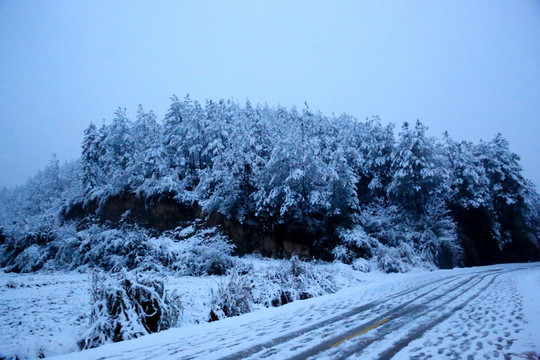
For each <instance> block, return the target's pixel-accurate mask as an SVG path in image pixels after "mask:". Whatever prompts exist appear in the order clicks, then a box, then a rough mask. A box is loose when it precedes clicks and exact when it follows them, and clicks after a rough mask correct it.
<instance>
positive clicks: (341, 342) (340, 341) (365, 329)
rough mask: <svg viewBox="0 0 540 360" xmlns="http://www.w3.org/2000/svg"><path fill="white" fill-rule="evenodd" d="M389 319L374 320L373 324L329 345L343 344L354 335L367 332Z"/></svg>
mask: <svg viewBox="0 0 540 360" xmlns="http://www.w3.org/2000/svg"><path fill="white" fill-rule="evenodd" d="M389 321H390V319H382V320H381V321H379V322H376V323H375V324H373V325H370V326H368V327H366V328H363V329H362V330H360V331H359V332H357V333H354V334H352V335H349V336H347V337H346V338H345V339H341V340H339V341H338V342H337V343H335V344H334V345H332V346H330V347H336V346H339V345H341V344H343V343H344V342H345V341H348V340H351V339H352V338H355V337H357V336H360V335H363V334H365V333H367V332H368V331H370V330H373V329H375V328H376V327H378V326H381V325H382V324H386V323H387V322H389Z"/></svg>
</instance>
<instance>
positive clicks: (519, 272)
mask: <svg viewBox="0 0 540 360" xmlns="http://www.w3.org/2000/svg"><path fill="white" fill-rule="evenodd" d="M391 278H392V279H391V280H386V279H384V278H383V281H377V282H374V283H372V284H369V285H366V286H362V285H360V286H358V287H355V288H350V289H347V290H343V291H340V292H338V293H336V294H332V295H327V296H323V297H320V298H317V299H309V300H306V301H299V302H296V303H292V304H289V305H286V306H284V307H282V308H273V309H267V310H261V311H257V312H255V313H251V314H247V315H244V316H240V317H237V318H230V319H226V320H223V321H219V322H216V323H209V324H203V325H196V326H188V327H185V328H180V329H172V330H169V331H164V332H162V333H159V334H154V335H150V336H146V337H143V338H140V339H136V340H131V341H126V342H123V343H117V344H109V345H105V346H102V347H100V348H97V349H92V350H88V351H84V352H81V353H77V354H67V355H65V356H62V357H59V358H58V359H60V358H62V359H71V358H77V359H111V360H113V359H114V360H120V359H198V358H201V359H230V360H233V359H245V358H254V359H255V358H256V359H266V358H268V359H305V358H316V359H342V358H361V359H391V358H395V359H411V358H412V359H429V358H433V359H437V358H445V359H446V358H450V359H483V358H486V359H492V358H501V359H512V358H516V359H518V358H530V359H534V358H537V357H536V355H534V353H535V352H536V353H538V351H539V350H540V326H539V324H538V323H539V322H540V320H539V319H540V312H539V311H540V301H539V300H537V299H538V298H539V297H540V264H510V265H500V266H490V267H483V268H472V269H458V270H452V271H435V272H432V273H422V274H408V275H407V276H402V277H399V276H398V277H391Z"/></svg>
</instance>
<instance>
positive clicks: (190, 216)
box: [64, 193, 319, 258]
mask: <svg viewBox="0 0 540 360" xmlns="http://www.w3.org/2000/svg"><path fill="white" fill-rule="evenodd" d="M87 217H95V218H97V219H98V220H99V221H100V222H103V223H110V224H112V225H113V226H114V225H117V224H120V223H121V222H127V223H134V224H138V225H140V226H143V227H146V228H150V229H155V230H157V231H159V232H162V231H166V230H172V229H175V228H177V227H179V226H188V225H189V224H191V223H193V222H194V221H197V220H198V221H201V222H202V223H203V224H204V226H208V227H213V226H217V227H219V228H220V229H221V230H222V231H223V232H224V233H225V234H226V235H227V236H228V237H229V238H230V239H231V240H232V241H233V243H234V244H235V245H236V252H237V253H238V254H240V255H241V254H247V253H259V254H262V255H264V256H272V257H288V256H291V255H293V254H297V255H298V256H300V257H306V258H310V257H312V256H317V255H319V254H317V253H315V251H314V247H313V245H312V238H311V236H309V235H308V234H306V233H304V232H302V231H299V230H298V229H297V230H291V228H289V227H288V226H287V225H282V226H279V227H276V228H273V229H270V230H266V231H263V230H261V229H262V226H260V224H250V223H240V222H238V221H237V220H234V219H228V218H227V217H225V216H224V215H222V214H220V213H212V214H205V213H203V211H202V210H201V208H200V206H199V205H197V204H181V203H178V202H177V201H176V200H174V199H173V198H172V197H159V198H150V199H148V198H139V197H137V196H136V195H135V194H132V193H130V194H123V195H118V196H114V197H111V198H109V199H108V200H107V201H105V203H103V204H101V205H99V204H96V203H90V204H86V205H83V204H75V205H72V206H71V207H69V208H68V209H66V210H65V211H64V218H65V219H66V220H82V219H84V218H87Z"/></svg>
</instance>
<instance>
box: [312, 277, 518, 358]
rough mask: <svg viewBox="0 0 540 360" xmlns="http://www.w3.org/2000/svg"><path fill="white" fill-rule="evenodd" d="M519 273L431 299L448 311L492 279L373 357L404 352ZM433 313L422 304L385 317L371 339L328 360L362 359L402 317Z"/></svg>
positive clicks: (399, 325) (434, 308)
mask: <svg viewBox="0 0 540 360" xmlns="http://www.w3.org/2000/svg"><path fill="white" fill-rule="evenodd" d="M520 269H521V268H518V269H512V270H507V271H504V272H499V273H498V274H493V273H491V274H490V273H488V274H484V275H481V276H480V275H479V274H477V275H476V280H477V281H475V283H473V284H472V285H470V286H467V287H466V288H465V289H463V290H462V291H461V292H459V293H458V294H455V295H453V296H452V297H450V298H449V299H444V297H445V296H447V295H449V294H451V293H452V292H455V291H457V290H459V288H458V289H453V291H450V292H447V293H444V294H441V295H439V296H437V297H436V298H434V299H432V300H431V301H430V303H432V302H435V301H437V300H439V299H443V300H445V303H444V304H443V305H442V306H443V308H445V307H446V308H448V306H450V305H449V304H451V303H453V302H455V301H456V300H458V301H459V300H460V299H462V298H463V296H465V295H466V294H467V293H469V292H470V291H471V290H473V289H474V288H475V287H476V286H477V285H479V284H481V283H482V281H484V279H485V278H486V277H488V276H492V278H491V279H490V280H489V281H488V282H487V283H486V284H485V285H483V286H482V287H481V288H480V289H479V290H477V291H475V292H474V293H473V294H472V295H471V296H469V297H467V298H466V300H465V301H462V302H460V303H458V304H457V305H455V306H453V307H451V308H450V309H448V310H446V311H444V313H443V314H442V315H440V316H436V317H435V319H432V320H429V321H428V322H426V323H423V324H420V325H419V326H417V327H415V328H413V329H412V330H410V331H408V332H407V334H406V335H405V336H404V337H402V338H400V339H399V340H398V341H396V342H394V343H393V344H392V345H391V346H390V347H389V348H387V349H385V350H382V352H381V351H380V352H379V354H378V355H377V356H376V358H377V359H391V358H392V357H393V356H394V355H396V354H397V353H398V352H399V351H400V350H401V349H403V348H405V347H406V346H407V345H408V344H409V343H410V342H411V341H413V340H415V339H417V338H419V337H421V336H422V335H423V334H424V333H425V332H426V331H428V330H429V329H431V328H433V327H435V326H436V325H438V324H439V323H441V322H442V321H444V320H446V319H447V318H449V317H450V316H452V315H453V314H454V313H455V312H457V311H459V310H462V309H463V308H464V307H465V306H467V304H469V303H470V302H471V301H472V300H474V299H476V298H477V297H478V296H480V295H481V294H482V293H483V292H484V291H485V290H486V289H487V288H489V287H490V286H491V285H492V284H493V283H494V282H495V280H496V279H497V278H498V277H499V276H500V275H503V274H507V273H509V272H513V271H518V270H520ZM464 285H465V284H464ZM464 285H463V286H464ZM460 288H461V287H460ZM415 310H419V311H420V312H414V311H415ZM434 312H440V307H439V305H433V304H428V303H425V304H419V305H414V306H413V307H412V308H410V309H408V310H405V309H404V310H403V312H402V313H398V314H397V315H398V316H397V317H390V316H391V314H389V317H390V319H389V321H388V322H387V324H385V325H386V326H381V327H380V328H378V329H377V333H376V334H374V335H372V336H370V337H365V338H362V339H358V340H357V341H355V342H354V343H353V344H351V345H350V346H349V347H348V348H346V349H344V350H341V351H340V352H339V353H332V355H331V357H332V359H345V358H349V357H351V356H353V355H356V356H362V354H363V351H364V350H365V349H366V348H367V347H369V346H370V345H372V344H374V343H377V342H379V341H382V340H384V339H385V338H386V337H388V336H389V335H391V334H393V333H394V332H396V331H400V330H402V327H403V326H402V325H403V323H404V322H405V321H407V320H409V319H407V318H406V315H412V316H414V318H416V319H418V318H421V317H423V316H426V315H428V316H429V315H430V314H433V313H434ZM412 320H414V319H412ZM398 336H399V335H398ZM401 336H403V335H401ZM313 355H316V354H313ZM369 356H372V355H371V354H369Z"/></svg>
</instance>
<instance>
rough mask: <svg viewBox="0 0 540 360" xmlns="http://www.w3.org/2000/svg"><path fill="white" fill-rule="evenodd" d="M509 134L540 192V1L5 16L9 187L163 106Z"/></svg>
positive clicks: (470, 136)
mask: <svg viewBox="0 0 540 360" xmlns="http://www.w3.org/2000/svg"><path fill="white" fill-rule="evenodd" d="M187 93H189V94H190V95H191V97H192V98H193V99H196V100H199V101H204V100H205V99H219V98H226V99H228V98H234V99H237V100H239V101H242V102H243V101H244V100H245V99H246V98H249V99H250V100H251V101H252V102H253V103H257V102H267V103H269V104H270V105H277V104H281V105H284V106H287V107H289V106H292V105H297V106H300V107H301V106H302V104H303V103H304V101H307V102H308V104H309V106H310V108H312V109H317V110H321V111H322V112H323V113H326V114H331V113H332V112H335V113H342V112H346V113H349V114H351V115H354V116H356V117H358V118H361V119H363V118H365V117H368V116H371V115H374V114H378V115H380V116H381V118H382V119H383V121H385V122H394V123H397V124H398V128H399V126H401V123H402V122H403V121H415V120H416V119H417V118H418V119H420V120H421V121H423V122H424V123H425V124H426V125H428V126H429V127H430V134H431V135H433V136H440V134H441V133H442V132H443V131H444V130H448V131H449V132H450V134H451V136H452V137H453V138H454V139H456V140H463V139H465V140H472V141H478V140H479V139H481V138H482V139H484V140H489V139H491V138H492V137H493V136H494V135H495V134H496V133H497V132H501V133H502V134H503V135H504V136H505V137H506V138H508V140H509V141H510V145H511V148H512V150H513V151H514V152H516V153H518V154H519V155H521V157H522V165H523V167H524V169H525V175H526V176H527V177H529V178H531V179H532V180H533V181H534V182H535V183H536V184H537V186H538V185H540V140H539V138H538V137H539V135H540V1H537V0H507V1H496V0H485V1H482V0H478V1H473V0H463V1H459V0H458V1H456V0H452V1H433V0H425V1H414V0H408V1H381V0H377V1H370V2H367V1H366V2H364V1H276V0H273V1H197V2H195V1H174V2H163V1H141V2H137V1H125V2H124V1H78V0H77V1H16V0H2V1H0V186H13V185H18V184H22V183H24V181H25V179H26V178H27V177H28V176H30V175H32V174H34V173H35V172H36V171H37V170H38V169H40V168H42V167H43V166H44V165H46V163H47V161H48V160H49V158H50V156H51V154H52V153H56V154H57V155H58V158H59V159H60V160H62V161H63V160H68V159H74V158H77V157H78V156H79V153H80V143H81V140H82V134H83V130H84V128H86V127H87V126H88V124H89V123H90V121H93V122H95V123H97V124H100V123H101V121H102V119H103V118H106V119H111V118H112V114H113V112H114V110H115V109H116V108H117V107H118V106H122V107H126V108H127V109H128V115H134V114H135V111H136V107H137V105H138V104H139V103H142V104H143V106H144V107H145V109H147V110H150V109H152V110H154V111H155V112H156V114H157V115H158V116H159V117H162V116H163V114H164V113H165V111H166V109H167V108H168V106H169V97H170V96H171V95H172V94H177V95H178V96H179V97H183V96H184V95H185V94H187Z"/></svg>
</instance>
